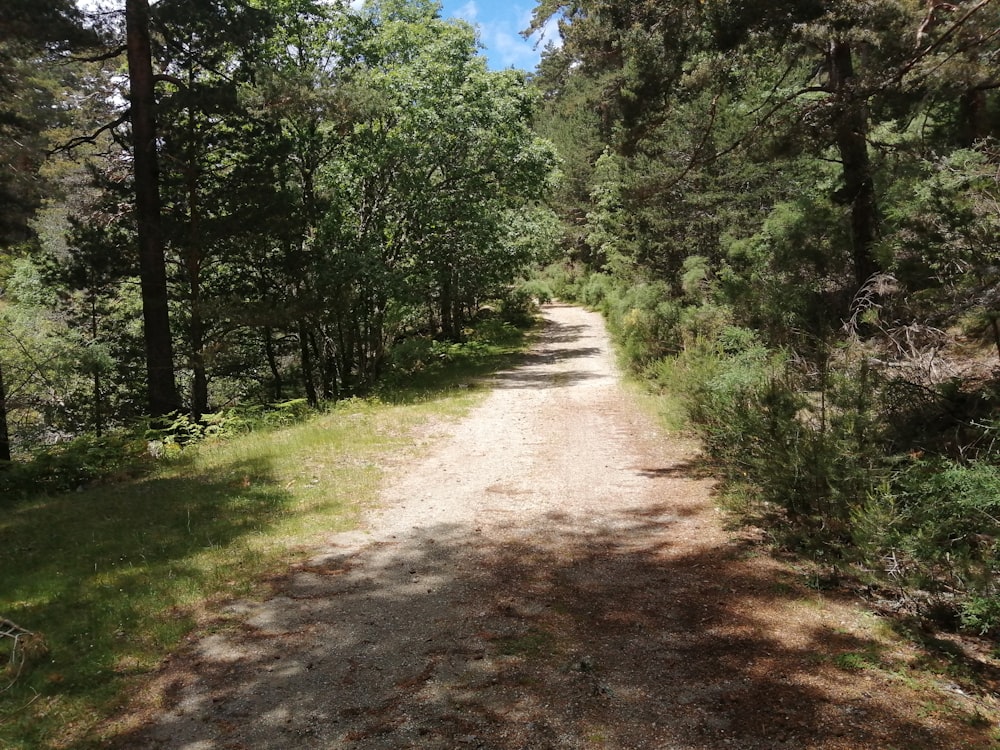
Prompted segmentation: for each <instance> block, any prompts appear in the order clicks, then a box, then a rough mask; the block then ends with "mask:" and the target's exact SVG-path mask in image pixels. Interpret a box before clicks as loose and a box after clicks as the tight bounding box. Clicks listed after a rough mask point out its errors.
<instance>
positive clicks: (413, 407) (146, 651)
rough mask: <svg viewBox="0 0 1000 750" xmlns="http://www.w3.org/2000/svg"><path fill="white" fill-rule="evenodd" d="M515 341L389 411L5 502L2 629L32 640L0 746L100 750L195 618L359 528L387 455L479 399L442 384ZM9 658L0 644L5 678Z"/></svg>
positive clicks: (460, 360)
mask: <svg viewBox="0 0 1000 750" xmlns="http://www.w3.org/2000/svg"><path fill="white" fill-rule="evenodd" d="M523 343H524V338H523V336H521V337H517V338H515V339H512V340H510V341H508V342H506V343H502V344H496V345H494V344H492V343H484V344H483V346H484V347H486V349H487V351H486V352H485V353H484V352H483V351H480V350H476V349H473V350H472V351H471V352H470V353H469V356H466V353H463V352H462V351H456V352H454V353H453V355H452V357H451V359H450V363H451V364H453V365H454V367H455V369H454V370H452V369H449V368H448V367H447V366H444V365H442V366H440V368H439V369H438V370H437V372H438V373H439V374H440V375H441V379H442V381H443V382H442V383H441V384H440V385H439V387H436V388H432V387H431V385H430V384H425V383H421V382H418V383H417V385H416V387H415V388H414V389H412V390H411V391H407V390H406V389H404V388H403V387H402V384H399V385H397V386H396V388H395V390H394V391H393V392H392V393H393V400H394V403H384V402H382V401H379V400H377V399H373V400H351V401H347V402H343V403H341V404H339V405H337V406H336V407H335V408H333V409H332V410H330V411H329V412H327V413H325V414H322V415H318V416H317V417H315V418H314V419H311V420H308V421H306V422H304V423H301V424H297V425H293V426H291V427H285V428H282V429H279V430H271V431H258V432H251V433H249V434H242V435H236V436H231V437H228V438H223V439H216V440H211V439H210V440H206V441H205V442H201V443H198V444H197V445H195V446H193V447H188V448H185V449H184V450H183V451H181V452H180V453H179V455H177V456H176V457H174V458H171V459H169V460H161V461H160V462H158V464H157V466H156V468H155V469H154V470H153V472H152V473H151V474H149V475H148V476H145V477H143V478H139V479H131V480H127V481H123V482H120V483H117V484H108V485H105V486H95V487H91V488H89V489H84V490H82V491H78V492H69V493H63V494H53V495H43V496H37V497H34V498H29V499H26V500H22V501H20V502H17V503H15V504H12V505H11V504H8V507H7V508H6V510H5V513H4V514H3V515H2V516H0V570H2V571H3V582H4V585H3V589H2V591H0V617H5V618H9V620H11V621H13V622H16V623H17V624H19V625H20V626H22V627H23V628H25V629H26V630H29V631H31V632H32V633H34V634H35V638H36V639H39V640H38V641H36V643H35V645H34V647H33V648H32V650H31V653H30V654H29V653H27V650H23V651H22V653H18V654H14V656H15V657H18V658H15V663H16V665H17V666H18V667H19V670H15V669H12V668H8V669H7V670H6V672H4V671H0V677H5V679H4V681H3V683H2V684H0V691H2V692H0V747H3V748H5V749H6V750H29V749H30V750H36V749H39V748H53V747H74V748H86V747H97V746H100V744H101V740H102V738H100V737H99V736H98V730H97V728H98V727H99V725H100V721H101V719H102V718H103V717H106V716H108V715H110V714H111V713H113V712H114V710H115V709H116V707H118V706H120V705H121V704H122V701H123V700H124V696H125V694H126V691H127V690H128V688H129V685H130V684H134V683H133V682H132V681H133V680H134V679H135V678H136V676H138V675H143V674H146V673H148V672H150V671H151V670H154V669H156V668H157V667H158V665H159V664H161V663H162V660H163V659H164V657H165V656H166V655H167V654H169V653H170V652H171V651H172V650H173V649H175V648H176V647H177V646H178V644H179V643H180V641H181V639H182V638H183V637H184V636H185V635H186V634H187V633H189V632H191V630H192V629H193V628H194V627H195V626H196V624H197V622H198V618H199V615H200V614H201V613H203V612H205V611H206V608H208V607H210V606H211V604H212V603H213V602H216V601H219V600H223V599H227V598H232V597H247V596H250V597H253V596H257V595H262V594H263V588H262V584H261V581H262V580H263V579H264V577H265V576H266V575H267V574H268V573H270V572H273V571H275V570H280V569H281V568H282V566H284V565H286V564H287V563H289V562H290V561H292V560H294V559H295V558H296V557H297V556H298V555H301V554H302V551H303V550H305V549H308V547H309V545H310V544H312V543H315V542H316V541H318V539H319V538H321V537H322V536H323V535H324V534H327V533H329V532H335V531H338V530H344V529H348V528H350V527H352V526H353V525H354V524H356V522H357V520H358V518H359V514H360V513H361V511H362V510H363V509H364V508H365V506H366V505H369V504H370V503H372V502H373V501H374V499H375V497H376V492H377V489H378V486H379V481H380V477H381V469H380V466H381V465H382V464H383V463H384V458H385V457H386V456H387V455H388V454H390V453H394V452H398V451H405V450H408V449H409V447H410V446H411V445H412V443H411V442H410V440H409V435H410V434H412V430H413V429H414V428H415V427H416V426H417V425H419V424H421V423H423V422H424V421H426V420H427V419H430V418H433V417H440V416H441V415H458V414H461V413H462V412H464V411H465V410H466V409H468V408H469V407H470V406H471V405H472V404H473V403H475V401H476V400H478V398H479V397H480V395H479V394H480V393H482V392H483V391H478V392H477V390H476V389H475V388H469V389H455V388H450V389H449V387H448V386H447V383H450V382H469V381H470V380H471V379H472V378H474V377H477V376H479V375H482V374H485V373H487V372H488V371H489V368H490V367H495V366H497V365H498V364H501V363H503V364H506V363H507V362H510V361H512V358H513V356H514V354H515V352H516V351H517V347H518V346H519V345H523ZM494 346H496V347H497V348H496V349H495V350H494V349H493V347H494ZM12 645H13V641H12V639H9V638H0V658H3V659H4V663H3V665H0V669H2V667H3V666H5V665H7V664H8V662H9V660H10V658H11V655H12V654H11V646H12ZM3 649H6V651H4V650H3ZM22 654H23V655H25V656H27V657H28V658H26V659H25V660H24V663H23V666H20V660H19V657H20V656H21V655H22ZM15 678H16V679H15ZM8 685H9V687H8ZM4 688H7V689H6V690H4Z"/></svg>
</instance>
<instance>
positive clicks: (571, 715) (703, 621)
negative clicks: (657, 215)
mask: <svg viewBox="0 0 1000 750" xmlns="http://www.w3.org/2000/svg"><path fill="white" fill-rule="evenodd" d="M545 315H546V318H547V321H548V324H547V327H546V329H545V332H544V335H543V337H542V340H541V342H540V345H539V346H538V348H537V350H536V351H535V352H534V353H533V354H532V355H531V356H530V357H529V358H528V360H527V362H526V363H525V364H524V365H523V366H521V367H519V368H517V369H516V370H513V371H511V372H507V373H503V374H501V375H500V376H498V377H497V378H496V383H495V386H496V387H495V390H494V391H493V392H492V393H491V395H490V396H489V397H488V398H487V400H486V401H485V402H484V403H483V404H482V405H481V406H480V407H479V408H477V409H476V410H475V411H474V412H473V413H472V414H470V415H469V416H468V417H467V418H465V419H464V420H462V421H461V422H459V423H457V424H452V425H448V435H447V436H442V437H441V438H440V439H439V440H438V441H437V442H436V443H435V444H434V447H433V449H432V450H431V451H430V452H429V454H428V455H427V456H426V457H425V458H424V459H422V460H420V461H418V462H416V463H415V465H408V466H401V467H398V469H397V470H396V472H395V476H391V477H390V480H391V481H390V482H389V483H388V485H387V489H386V491H385V495H384V504H383V506H382V507H381V508H380V510H379V511H378V512H377V513H375V514H373V515H372V517H371V518H370V520H369V524H368V527H367V528H366V529H365V530H364V531H363V532H356V533H353V534H348V535H341V536H338V537H335V538H333V539H332V540H331V544H330V546H329V547H328V548H327V549H324V550H322V551H318V552H317V554H316V556H315V557H314V559H312V560H311V561H310V562H309V563H308V564H306V565H303V566H300V567H299V568H296V569H295V570H293V571H290V572H289V574H288V575H287V576H285V577H284V578H282V579H281V580H280V581H279V582H278V585H277V586H276V592H275V596H274V598H272V599H271V600H269V601H267V602H264V603H262V604H255V603H246V602H238V603H234V604H233V605H232V606H231V607H230V610H231V611H232V612H235V613H237V614H239V615H240V617H241V618H242V622H243V623H244V624H243V626H242V627H241V628H239V629H235V630H234V629H226V630H224V631H223V632H221V633H217V634H214V635H206V636H204V637H203V638H202V639H201V640H200V641H199V642H198V643H197V644H196V645H195V646H193V647H192V648H191V649H190V651H189V652H188V653H186V654H183V655H181V656H180V657H178V658H177V659H175V660H174V661H173V662H172V664H171V666H169V667H168V668H167V669H166V671H165V672H164V674H163V675H162V676H161V679H160V684H161V685H162V686H164V691H163V695H164V699H163V700H164V702H165V706H164V708H163V710H162V711H160V712H159V715H158V717H157V718H156V720H155V722H153V723H152V724H151V725H149V726H147V727H146V728H145V729H144V730H142V731H141V732H139V733H137V734H135V735H133V736H132V737H130V738H129V739H128V740H126V743H125V744H126V746H127V747H148V748H176V749H178V750H211V749H215V748H219V749H221V748H228V749H232V748H254V749H257V748H440V749H444V748H448V749H453V748H484V749H487V750H525V749H528V748H539V749H542V748H546V749H548V748H609V749H611V748H613V749H615V750H625V749H633V748H634V749H636V750H642V749H646V748H649V749H650V750H653V749H656V750H667V749H668V748H669V749H677V750H680V749H683V750H694V749H695V748H742V749H750V748H782V747H787V748H831V749H832V748H892V747H898V748H953V747H956V748H957V747H987V746H988V745H987V744H983V742H984V741H983V739H982V738H983V737H985V732H984V730H983V729H982V728H978V729H977V728H973V727H971V725H970V724H969V723H966V722H963V721H961V714H960V712H961V711H962V710H965V709H966V708H968V706H967V705H965V703H962V700H963V699H962V697H961V696H958V697H956V698H955V701H954V702H950V699H948V698H947V691H946V690H943V691H942V692H941V693H940V694H939V693H937V692H934V693H933V694H925V693H917V692H915V691H916V690H917V688H915V687H913V686H912V685H911V684H910V683H909V682H908V681H907V680H906V679H905V677H901V676H898V675H896V674H893V673H890V672H887V671H885V670H883V669H867V668H864V664H863V663H862V664H861V665H860V668H858V669H856V670H854V671H849V670H845V669H844V668H843V667H844V666H851V663H850V660H849V659H847V658H846V657H845V654H846V655H864V654H869V656H871V654H873V653H875V650H878V649H883V651H879V652H878V654H879V658H881V659H883V660H884V659H886V658H888V657H887V655H886V654H885V653H884V646H882V645H880V641H879V640H878V639H877V638H876V637H875V636H874V635H873V634H872V632H873V630H874V629H875V628H877V624H875V623H873V622H872V621H871V620H865V618H864V617H862V616H861V615H860V614H859V612H858V611H857V610H856V609H855V608H854V607H853V605H851V604H850V603H848V602H839V601H833V600H830V599H824V598H822V597H821V596H820V595H819V594H817V593H815V592H812V591H810V590H809V589H807V588H805V587H804V586H803V585H802V584H801V582H800V577H799V576H796V575H795V574H794V573H793V572H791V571H790V570H789V569H788V568H787V567H784V566H782V565H780V564H778V563H776V562H774V561H772V560H770V559H769V558H768V557H767V556H765V555H761V554H758V553H757V552H756V551H755V549H754V548H753V547H752V546H748V545H747V544H744V543H741V542H740V541H739V540H738V539H734V538H731V537H730V535H729V534H727V533H726V532H725V531H723V529H722V524H721V518H720V516H719V514H718V513H717V512H716V511H715V510H714V508H713V505H712V502H711V499H710V491H711V483H710V482H709V481H708V480H707V479H704V478H700V477H699V476H698V474H697V472H696V471H695V469H694V466H695V463H694V459H695V453H694V451H693V448H692V446H691V445H689V444H686V443H680V442H676V441H673V440H671V439H666V438H664V437H663V436H662V435H660V434H659V433H658V432H657V430H656V429H655V427H654V426H653V425H652V424H651V423H650V422H649V421H648V420H647V418H646V417H644V416H643V415H642V414H641V413H640V412H639V411H638V410H637V409H636V407H635V405H634V404H633V403H632V402H631V400H630V398H629V396H627V395H626V394H625V393H624V392H623V390H622V389H621V386H620V384H619V381H618V376H617V373H616V371H615V368H614V366H613V362H612V359H611V355H610V353H609V348H608V341H607V338H606V336H605V333H604V329H603V326H602V324H601V321H600V319H599V317H598V316H596V315H594V314H591V313H587V312H584V311H581V310H579V309H577V308H572V307H565V306H550V307H548V308H547V309H546V311H545ZM838 655H840V656H839V660H838ZM859 658H862V657H859ZM898 658H899V659H900V660H901V661H900V663H901V664H904V663H905V660H906V659H907V658H909V656H908V655H907V654H905V653H901V654H899V657H898ZM920 690H926V688H920ZM942 696H945V697H942ZM928 704H929V705H930V706H931V707H928Z"/></svg>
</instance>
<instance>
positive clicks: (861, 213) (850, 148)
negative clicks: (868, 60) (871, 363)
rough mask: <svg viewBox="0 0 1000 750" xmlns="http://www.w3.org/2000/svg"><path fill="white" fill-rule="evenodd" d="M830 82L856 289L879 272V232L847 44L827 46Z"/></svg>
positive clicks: (863, 116)
mask: <svg viewBox="0 0 1000 750" xmlns="http://www.w3.org/2000/svg"><path fill="white" fill-rule="evenodd" d="M830 78H831V83H832V86H833V94H834V96H835V97H836V99H837V104H838V108H839V111H838V112H837V114H836V118H837V121H836V124H835V128H836V140H837V149H838V151H839V152H840V159H841V162H842V164H843V177H844V187H843V189H842V190H841V192H840V198H841V200H842V201H843V202H844V203H846V204H849V205H850V207H851V254H852V258H853V260H854V276H855V281H856V282H857V285H858V287H861V286H863V285H864V283H865V282H866V281H868V279H869V278H870V277H871V276H872V275H873V274H875V273H877V272H878V270H879V267H878V263H877V262H876V261H875V256H874V254H873V252H872V250H873V245H874V244H875V236H876V232H877V228H878V204H877V203H876V199H875V182H874V180H873V178H872V166H871V159H870V157H869V155H868V109H867V106H866V105H865V102H864V101H863V100H861V99H859V98H858V97H857V95H856V92H855V91H854V84H855V83H856V80H855V72H854V55H853V52H852V50H851V45H850V43H849V42H846V41H843V40H836V41H834V42H833V43H832V44H831V46H830Z"/></svg>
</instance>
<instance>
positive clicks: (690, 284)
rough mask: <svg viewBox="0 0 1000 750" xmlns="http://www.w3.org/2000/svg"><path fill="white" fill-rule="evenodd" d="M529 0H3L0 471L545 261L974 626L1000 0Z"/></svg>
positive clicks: (324, 393)
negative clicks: (525, 42)
mask: <svg viewBox="0 0 1000 750" xmlns="http://www.w3.org/2000/svg"><path fill="white" fill-rule="evenodd" d="M553 19H556V20H558V24H559V30H560V39H559V40H558V41H550V43H549V46H548V47H546V49H545V50H544V51H543V54H542V59H541V63H540V64H539V66H538V69H537V70H536V71H532V72H524V71H517V70H506V71H498V72H496V71H490V70H488V69H487V66H486V64H485V61H484V59H483V58H482V56H481V55H479V54H478V50H477V41H476V34H475V30H474V29H473V28H472V27H471V26H469V25H468V24H465V23H463V22H457V21H452V20H445V19H442V17H441V14H440V8H439V6H438V5H437V4H436V3H435V2H432V0H380V1H378V2H369V3H367V4H365V5H363V6H361V7H360V8H357V7H354V6H352V5H348V4H346V3H343V2H341V3H336V2H333V3H328V2H319V1H318V0H208V1H206V0H159V2H156V3H154V4H152V5H150V4H149V3H148V2H146V0H126V1H125V2H124V7H121V4H120V3H119V4H115V6H114V7H109V8H107V9H104V8H101V7H100V6H97V7H96V8H91V9H87V10H82V9H80V8H78V7H77V6H76V5H74V4H73V3H72V2H70V1H69V0H53V1H52V2H48V3H39V2H29V1H27V0H5V1H4V4H3V8H2V9H0V92H2V93H0V96H2V98H0V133H2V138H0V154H2V158H0V467H2V468H0V487H2V488H3V490H4V492H5V495H6V497H5V498H4V499H3V500H0V504H7V503H8V502H14V499H15V498H17V497H20V496H22V495H23V494H25V493H31V492H35V491H36V490H37V489H39V488H43V489H46V490H51V491H55V490H63V489H73V488H75V487H76V486H78V485H80V484H81V483H85V482H86V481H88V480H89V479H91V478H93V475H94V473H95V472H99V471H100V469H99V467H95V466H94V465H93V464H94V462H96V463H100V461H101V460H102V459H101V456H104V455H105V454H106V453H108V452H110V453H112V454H114V453H115V452H116V451H121V450H130V449H131V448H129V446H132V445H134V441H132V442H130V437H129V436H132V437H134V436H135V435H136V434H139V435H147V436H148V435H149V434H156V435H160V436H161V437H162V438H163V440H164V441H166V442H167V443H170V442H171V441H179V440H181V439H182V438H184V437H185V436H187V437H191V436H193V435H197V434H201V433H203V432H204V431H206V430H209V429H211V427H212V425H213V424H217V421H214V420H217V419H218V415H219V414H222V413H224V412H225V411H226V410H228V409H239V408H251V407H253V408H257V407H260V408H263V406H264V405H268V404H271V405H273V404H289V403H292V404H303V405H305V406H306V407H312V408H316V407H320V406H322V405H323V404H329V403H333V402H337V401H341V400H344V399H347V398H350V397H354V396H364V395H367V394H370V393H371V392H372V390H373V388H375V387H376V386H377V384H378V383H379V382H380V381H381V380H382V379H384V378H385V377H387V376H389V375H392V374H394V373H395V374H397V375H398V374H399V373H403V374H405V373H406V372H408V371H410V370H412V369H413V368H415V367H417V365H418V363H419V362H421V361H423V360H424V359H426V358H427V357H429V356H432V353H433V352H434V351H435V349H434V347H435V346H436V345H437V344H438V343H440V342H461V341H463V340H464V339H465V338H466V337H467V336H468V331H469V330H471V328H470V327H471V326H473V324H475V323H477V322H480V321H481V320H482V319H483V318H484V316H494V317H495V318H496V320H499V321H502V322H505V323H513V322H518V321H523V320H524V319H525V318H526V316H527V317H530V313H531V304H532V303H533V301H536V300H545V299H549V298H550V297H553V296H554V297H558V298H560V299H563V300H569V301H575V302H579V303H582V304H585V305H587V306H590V307H593V308H596V309H599V310H601V311H602V312H603V313H604V314H605V315H606V317H607V320H608V324H609V327H610V329H611V331H612V333H613V334H614V335H615V337H616V339H617V341H618V345H619V347H620V351H621V354H622V357H623V359H624V360H625V361H626V362H627V363H628V367H629V368H630V369H631V370H632V371H633V372H634V373H635V374H636V375H637V376H638V377H640V378H642V379H643V380H645V381H647V382H648V384H649V385H650V386H651V387H652V388H654V389H656V390H658V391H660V392H662V393H664V394H669V395H668V396H665V398H666V399H669V400H670V402H671V403H675V404H676V409H677V411H678V412H680V413H681V416H680V417H678V418H679V419H683V420H684V421H685V424H687V425H688V426H690V428H692V429H694V430H695V431H696V432H697V433H698V435H699V436H700V437H701V439H702V440H703V442H704V445H705V448H706V452H707V454H708V456H709V458H710V460H711V464H712V469H713V471H716V472H718V473H720V474H721V475H722V476H723V477H724V479H725V490H724V491H725V496H726V499H727V502H728V503H730V504H731V505H732V506H733V508H734V509H736V510H737V511H738V512H740V513H741V514H743V515H744V516H745V517H746V518H747V519H748V520H750V521H752V522H753V523H755V524H758V525H760V526H761V527H762V528H764V529H765V530H766V532H767V534H768V535H770V537H772V538H773V539H774V540H775V541H776V543H780V544H782V545H785V546H788V547H792V548H794V549H796V550H799V551H801V552H804V553H807V554H811V555H813V556H814V557H815V558H817V559H821V560H823V561H824V562H825V564H828V565H829V566H830V570H831V571H832V572H831V577H837V576H841V575H845V573H844V571H849V575H850V576H851V577H852V580H853V581H855V582H856V586H857V588H858V590H859V591H862V592H863V593H865V595H867V596H870V597H871V598H872V599H873V601H875V602H877V603H879V604H880V606H884V607H892V608H894V610H895V611H905V612H911V613H912V614H914V615H919V616H921V617H925V618H931V619H933V620H935V621H936V622H937V623H938V624H940V625H943V626H947V627H952V628H962V629H965V630H967V631H969V632H973V633H979V634H992V635H996V634H997V633H998V632H1000V590H998V586H997V579H996V574H997V572H998V567H1000V469H998V468H997V459H998V457H1000V443H998V437H1000V432H998V430H1000V420H998V403H997V402H998V399H1000V361H998V358H1000V287H998V281H1000V277H998V273H1000V270H998V269H1000V141H998V138H1000V95H998V89H1000V61H998V54H1000V6H998V5H997V4H996V3H994V2H992V0H966V1H963V2H957V3H939V2H934V1H933V0H931V1H930V2H927V1H925V0H778V1H776V2H771V3H767V4H762V3H753V2H745V1H744V0H670V1H669V2H663V1H662V0H573V1H570V2H564V1H561V0H542V1H541V2H540V3H539V5H538V7H537V8H536V10H535V14H534V21H533V26H534V27H535V28H538V29H540V28H542V27H543V26H544V25H545V24H547V23H549V22H550V21H552V20H553ZM137 430H138V431H139V432H138V433H137V432H136V431H137ZM123 436H124V437H123ZM116 441H117V442H116ZM161 442H162V441H157V444H158V445H159V444H161ZM140 444H141V446H142V448H143V449H145V446H146V445H147V444H148V443H147V441H145V440H143V441H140ZM149 444H151V443H149ZM95 457H96V458H95Z"/></svg>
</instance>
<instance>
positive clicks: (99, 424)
mask: <svg viewBox="0 0 1000 750" xmlns="http://www.w3.org/2000/svg"><path fill="white" fill-rule="evenodd" d="M97 334H98V318H97V295H96V294H95V293H94V292H93V290H91V293H90V343H91V344H92V345H94V344H96V343H97ZM93 367H94V372H93V388H94V434H95V435H97V437H101V434H102V433H103V432H104V418H103V412H102V409H101V401H102V397H101V367H100V365H99V364H98V363H97V362H96V361H95V362H94V363H93Z"/></svg>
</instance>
